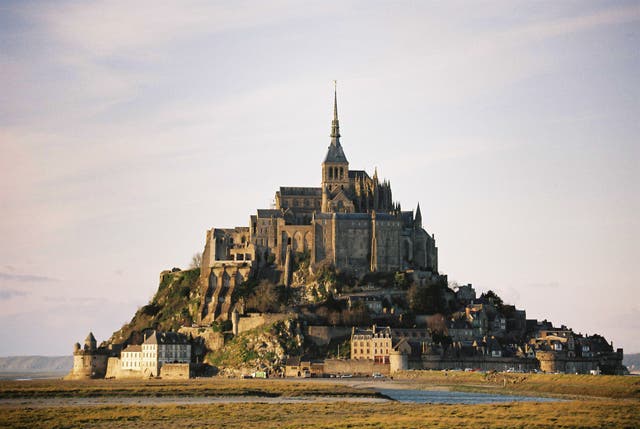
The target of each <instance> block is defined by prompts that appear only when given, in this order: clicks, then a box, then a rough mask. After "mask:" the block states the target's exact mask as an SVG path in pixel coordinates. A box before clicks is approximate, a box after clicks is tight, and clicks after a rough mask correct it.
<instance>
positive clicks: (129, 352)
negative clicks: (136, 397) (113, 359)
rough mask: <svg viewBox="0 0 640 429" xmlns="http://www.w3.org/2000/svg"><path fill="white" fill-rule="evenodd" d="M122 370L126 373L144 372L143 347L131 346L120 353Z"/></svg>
mask: <svg viewBox="0 0 640 429" xmlns="http://www.w3.org/2000/svg"><path fill="white" fill-rule="evenodd" d="M120 368H121V369H122V370H124V371H135V372H141V371H142V346H140V345H130V346H127V347H126V348H125V349H124V350H122V352H121V353H120Z"/></svg>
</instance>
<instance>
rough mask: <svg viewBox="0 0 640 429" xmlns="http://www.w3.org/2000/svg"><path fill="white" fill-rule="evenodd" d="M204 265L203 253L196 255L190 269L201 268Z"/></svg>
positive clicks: (192, 259)
mask: <svg viewBox="0 0 640 429" xmlns="http://www.w3.org/2000/svg"><path fill="white" fill-rule="evenodd" d="M201 265H202V253H196V254H194V255H193V257H192V258H191V263H190V264H189V268H191V269H194V268H200V266H201Z"/></svg>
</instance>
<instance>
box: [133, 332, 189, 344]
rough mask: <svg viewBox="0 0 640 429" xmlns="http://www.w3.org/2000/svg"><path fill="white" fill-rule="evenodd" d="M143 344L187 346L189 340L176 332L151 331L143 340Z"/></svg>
mask: <svg viewBox="0 0 640 429" xmlns="http://www.w3.org/2000/svg"><path fill="white" fill-rule="evenodd" d="M144 344H189V339H188V338H187V337H186V336H185V335H182V334H179V333H177V332H158V331H153V333H152V334H151V335H149V336H148V337H147V338H146V339H145V340H144Z"/></svg>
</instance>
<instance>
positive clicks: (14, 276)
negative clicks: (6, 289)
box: [0, 272, 58, 283]
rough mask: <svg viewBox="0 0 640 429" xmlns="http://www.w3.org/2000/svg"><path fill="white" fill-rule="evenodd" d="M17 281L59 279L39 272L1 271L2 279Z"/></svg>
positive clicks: (53, 280)
mask: <svg viewBox="0 0 640 429" xmlns="http://www.w3.org/2000/svg"><path fill="white" fill-rule="evenodd" d="M3 280H7V281H16V282H29V283H33V282H56V281H58V279H54V278H52V277H47V276H41V275H37V274H14V273H1V272H0V281H3Z"/></svg>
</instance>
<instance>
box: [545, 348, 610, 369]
mask: <svg viewBox="0 0 640 429" xmlns="http://www.w3.org/2000/svg"><path fill="white" fill-rule="evenodd" d="M536 358H537V359H538V361H540V369H541V370H542V371H544V372H549V373H554V372H561V373H567V374H589V372H590V371H592V370H597V369H598V368H599V367H600V365H599V363H600V362H599V359H598V358H596V357H592V358H575V357H568V356H567V353H566V352H554V351H538V352H537V353H536Z"/></svg>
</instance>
